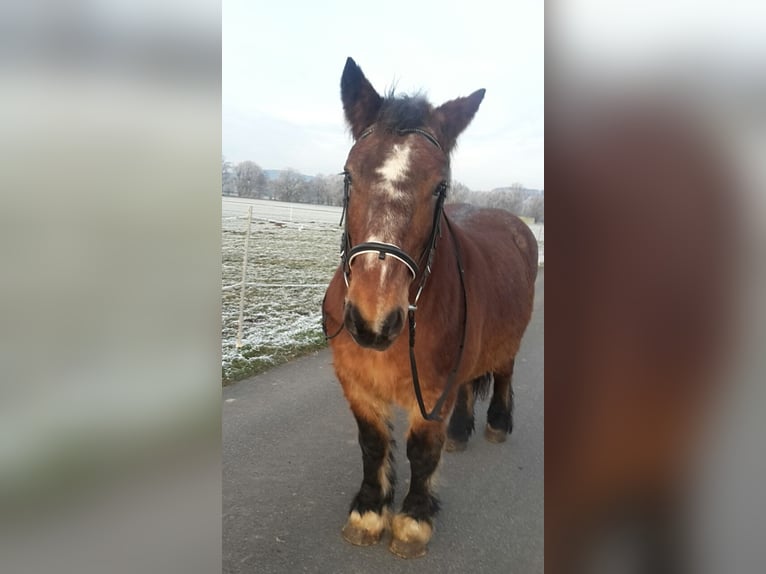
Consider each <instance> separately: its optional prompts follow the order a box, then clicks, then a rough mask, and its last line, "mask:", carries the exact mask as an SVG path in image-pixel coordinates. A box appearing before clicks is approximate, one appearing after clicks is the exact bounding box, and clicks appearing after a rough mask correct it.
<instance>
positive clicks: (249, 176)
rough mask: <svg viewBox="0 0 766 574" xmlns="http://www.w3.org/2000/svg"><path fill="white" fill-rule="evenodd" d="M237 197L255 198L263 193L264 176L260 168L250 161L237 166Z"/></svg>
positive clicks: (264, 185)
mask: <svg viewBox="0 0 766 574" xmlns="http://www.w3.org/2000/svg"><path fill="white" fill-rule="evenodd" d="M235 171H236V174H237V195H239V196H240V197H257V196H259V195H261V194H262V193H263V191H265V187H266V175H265V174H264V173H263V170H262V169H261V168H260V166H259V165H258V164H257V163H255V162H252V161H249V160H247V161H243V162H240V163H238V164H237V167H236V170H235Z"/></svg>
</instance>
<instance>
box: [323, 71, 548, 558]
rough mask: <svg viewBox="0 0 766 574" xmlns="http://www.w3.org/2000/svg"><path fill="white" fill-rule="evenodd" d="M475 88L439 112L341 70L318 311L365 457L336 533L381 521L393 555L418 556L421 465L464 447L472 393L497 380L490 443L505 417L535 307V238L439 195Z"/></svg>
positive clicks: (433, 502) (430, 514)
mask: <svg viewBox="0 0 766 574" xmlns="http://www.w3.org/2000/svg"><path fill="white" fill-rule="evenodd" d="M484 94H485V90H483V89H481V90H477V91H475V92H473V93H472V94H471V95H469V96H467V97H460V98H457V99H454V100H451V101H448V102H446V103H444V104H442V105H441V106H439V107H434V106H432V105H431V104H430V103H429V102H428V101H427V100H426V99H425V98H424V97H423V96H421V95H417V94H416V95H397V94H395V93H394V92H393V91H392V92H389V93H388V94H386V95H385V96H381V95H380V94H378V92H377V91H376V90H375V88H374V87H373V86H372V84H371V83H370V82H369V80H367V78H366V77H365V75H364V73H363V72H362V69H361V68H360V67H359V66H358V65H357V64H356V62H354V60H353V59H352V58H348V60H347V61H346V65H345V68H344V70H343V74H342V77H341V100H342V104H343V110H344V114H345V119H346V122H347V124H348V127H349V129H350V132H351V135H352V137H353V140H354V144H353V146H352V147H351V150H350V151H349V154H348V158H347V160H346V163H345V166H344V169H343V174H344V176H345V185H344V208H343V215H342V216H341V224H342V225H343V224H344V222H345V226H344V231H343V236H342V245H341V263H340V264H339V266H338V268H337V270H336V271H335V273H334V275H333V277H332V279H331V281H330V284H329V286H328V288H327V290H326V293H325V298H324V301H323V304H322V314H323V326H324V329H325V335H326V336H327V338H328V340H329V346H330V348H331V350H332V356H333V366H334V370H335V374H336V376H337V379H338V381H339V382H340V385H341V387H342V389H343V393H344V395H345V397H346V399H347V401H348V404H349V406H350V409H351V411H352V413H353V415H354V418H355V419H356V423H357V426H358V437H359V445H360V447H361V450H362V463H363V480H362V484H361V487H360V488H359V491H358V492H357V493H356V495H355V496H354V498H353V500H352V502H351V507H350V509H349V515H348V519H347V522H346V524H345V526H344V527H343V529H342V535H343V537H344V538H345V539H346V540H347V541H348V542H350V543H352V544H354V545H359V546H367V545H371V544H376V543H378V542H379V541H380V540H381V537H382V535H383V533H384V532H385V531H388V530H390V531H391V542H390V545H389V549H390V550H391V551H392V552H393V553H394V554H396V555H398V556H400V557H402V558H415V557H419V556H423V555H425V554H426V553H427V545H428V542H429V540H430V539H431V537H432V535H433V519H434V516H435V515H436V513H437V511H438V510H439V501H438V499H437V497H436V495H435V493H434V488H433V479H434V472H435V471H436V469H437V466H438V465H439V462H440V459H441V456H442V451H443V450H444V448H445V446H446V445H449V449H450V450H461V449H462V448H464V447H465V443H466V442H467V440H468V436H469V435H470V434H471V431H472V430H473V427H474V422H473V421H474V415H473V404H474V395H475V393H477V392H481V391H482V390H484V391H486V392H488V390H489V389H488V386H489V385H490V384H491V382H492V381H494V385H493V386H492V398H491V401H490V406H489V410H488V413H487V421H488V422H487V427H486V429H485V436H486V437H487V438H488V439H489V440H490V441H493V442H502V441H504V440H505V438H506V435H507V434H508V433H510V431H511V430H512V427H513V423H512V409H513V399H512V397H513V395H512V390H511V376H512V374H513V367H514V359H515V356H516V354H517V352H518V350H519V345H520V342H521V339H522V335H523V334H524V331H525V329H526V326H527V324H528V323H529V320H530V316H531V314H532V306H533V298H534V284H535V279H536V275H537V241H536V239H535V237H534V235H533V234H532V232H531V231H530V229H529V228H528V227H527V226H526V225H525V224H524V223H523V222H522V221H521V220H520V219H519V218H517V217H516V216H514V215H512V214H511V213H510V212H508V211H504V210H499V209H479V208H476V207H472V206H469V205H462V204H455V205H446V206H445V204H444V203H445V199H446V195H447V192H448V187H449V181H450V155H451V152H452V151H453V149H454V148H455V143H456V140H457V137H458V136H459V135H460V133H461V132H462V131H463V130H464V129H465V128H466V127H467V126H468V124H469V123H470V122H471V120H472V119H473V117H474V115H475V113H476V111H477V110H478V108H479V105H480V104H481V102H482V100H483V98H484ZM405 325H407V327H408V328H406V329H405ZM416 325H417V329H416ZM405 330H406V331H408V336H406V335H404V334H403V333H404V331H405ZM416 333H417V337H416V336H415V335H416ZM393 405H398V406H399V407H401V408H403V409H404V410H405V411H406V412H407V413H408V422H409V429H408V432H407V458H408V459H409V461H410V467H411V479H410V486H409V491H408V493H407V495H406V496H405V498H404V500H403V502H402V506H401V510H400V511H399V512H397V513H394V512H393V510H392V507H393V502H394V486H395V473H394V466H393V441H392V438H391V432H392V425H391V409H392V406H393ZM453 411H454V412H453ZM450 414H451V418H450ZM448 420H449V424H448Z"/></svg>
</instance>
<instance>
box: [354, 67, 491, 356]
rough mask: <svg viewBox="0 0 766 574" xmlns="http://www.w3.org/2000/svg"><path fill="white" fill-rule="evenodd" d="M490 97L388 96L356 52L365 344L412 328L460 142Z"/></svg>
mask: <svg viewBox="0 0 766 574" xmlns="http://www.w3.org/2000/svg"><path fill="white" fill-rule="evenodd" d="M483 98H484V90H478V91H476V92H474V93H473V94H471V95H470V96H468V97H465V98H458V99H455V100H451V101H449V102H447V103H445V104H443V105H441V106H439V107H438V108H434V107H433V106H431V105H430V104H429V103H428V102H427V101H426V100H425V98H422V97H420V96H414V97H406V96H405V97H394V96H393V95H391V96H389V97H385V98H384V97H381V96H380V95H379V94H378V93H377V92H376V91H375V89H374V88H373V87H372V85H371V84H370V82H369V81H368V80H367V78H365V76H364V74H363V73H362V70H361V68H359V66H357V65H356V63H355V62H354V61H353V60H352V59H351V58H349V59H348V60H347V61H346V67H345V69H344V70H343V77H342V79H341V99H342V100H343V109H344V112H345V115H346V120H347V122H348V124H349V127H350V128H351V133H352V135H353V137H354V140H355V144H354V146H353V147H352V148H351V151H350V152H349V155H348V159H347V160H346V165H345V168H344V172H345V174H346V183H347V190H348V200H347V206H348V212H347V220H346V226H347V227H346V231H347V233H346V235H345V238H346V241H347V244H346V245H345V264H346V269H345V271H346V272H347V273H348V293H347V297H346V304H345V310H344V324H345V326H346V329H348V331H349V333H351V335H352V336H353V337H354V339H355V340H356V342H357V343H359V344H360V345H362V346H364V347H370V348H374V349H377V350H384V349H387V348H388V347H389V346H390V345H391V343H393V341H394V340H395V339H396V338H397V337H398V336H399V334H400V333H401V332H402V329H403V327H404V321H405V317H406V313H407V308H408V305H409V304H410V302H411V298H410V297H411V295H410V293H411V289H413V290H414V289H416V288H417V285H418V281H420V279H421V277H422V274H423V273H424V272H425V268H426V266H427V264H428V261H427V259H428V256H429V252H430V251H431V243H432V240H435V235H434V233H435V226H436V225H438V221H439V218H440V217H441V205H442V202H443V195H444V193H446V185H447V183H448V181H449V178H450V163H449V154H450V151H451V150H452V148H453V147H454V146H455V141H456V139H457V137H458V135H459V134H460V132H462V131H463V130H464V129H465V128H466V126H467V125H468V124H469V123H470V121H471V119H473V116H474V114H475V113H476V110H477V109H478V108H479V104H480V103H481V101H482V99H483Z"/></svg>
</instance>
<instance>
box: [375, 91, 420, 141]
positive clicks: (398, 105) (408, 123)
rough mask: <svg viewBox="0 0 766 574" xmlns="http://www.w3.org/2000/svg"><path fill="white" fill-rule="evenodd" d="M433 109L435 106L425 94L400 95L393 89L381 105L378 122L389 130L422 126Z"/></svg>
mask: <svg viewBox="0 0 766 574" xmlns="http://www.w3.org/2000/svg"><path fill="white" fill-rule="evenodd" d="M432 111H433V107H432V106H431V104H429V103H428V100H427V99H426V98H425V96H424V95H423V94H421V93H415V94H412V95H399V96H398V95H396V94H395V93H394V92H393V90H391V91H389V92H388V93H387V94H386V97H385V98H384V100H383V103H382V105H381V106H380V111H379V112H378V120H377V122H376V123H377V125H378V126H379V127H380V128H382V129H383V130H385V131H387V132H396V131H399V130H411V129H415V128H422V127H424V126H425V125H426V121H427V119H428V117H429V116H430V115H431V112H432Z"/></svg>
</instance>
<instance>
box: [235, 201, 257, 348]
mask: <svg viewBox="0 0 766 574" xmlns="http://www.w3.org/2000/svg"><path fill="white" fill-rule="evenodd" d="M252 220H253V206H252V205H251V206H250V207H248V209H247V233H246V234H245V256H244V257H243V258H242V289H241V290H240V292H239V324H238V326H237V349H239V348H240V347H241V346H242V317H243V315H244V314H245V279H246V276H247V251H248V249H249V248H250V222H251V221H252Z"/></svg>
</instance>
